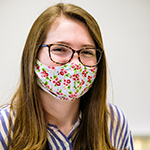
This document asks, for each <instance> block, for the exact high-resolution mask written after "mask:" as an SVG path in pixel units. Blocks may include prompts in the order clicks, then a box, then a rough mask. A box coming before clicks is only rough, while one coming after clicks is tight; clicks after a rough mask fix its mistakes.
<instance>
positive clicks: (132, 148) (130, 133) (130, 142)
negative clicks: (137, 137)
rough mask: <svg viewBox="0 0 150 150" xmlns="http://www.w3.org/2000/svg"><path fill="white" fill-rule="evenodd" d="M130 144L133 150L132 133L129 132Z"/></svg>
mask: <svg viewBox="0 0 150 150" xmlns="http://www.w3.org/2000/svg"><path fill="white" fill-rule="evenodd" d="M130 144H131V150H133V149H134V148H133V139H132V135H131V132H130Z"/></svg>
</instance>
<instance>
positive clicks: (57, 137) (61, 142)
mask: <svg viewBox="0 0 150 150" xmlns="http://www.w3.org/2000/svg"><path fill="white" fill-rule="evenodd" d="M48 129H49V131H50V132H51V133H52V134H53V136H54V137H55V138H56V139H57V140H58V141H59V143H60V145H61V146H62V148H63V150H65V149H66V147H65V146H64V142H63V141H62V140H61V139H60V138H59V136H58V135H57V134H56V133H55V132H54V131H53V130H52V129H50V128H48ZM50 136H51V137H52V138H54V137H53V136H52V135H50ZM52 140H53V139H52ZM54 141H55V143H56V140H55V139H54ZM56 144H57V143H56ZM57 146H58V145H57Z"/></svg>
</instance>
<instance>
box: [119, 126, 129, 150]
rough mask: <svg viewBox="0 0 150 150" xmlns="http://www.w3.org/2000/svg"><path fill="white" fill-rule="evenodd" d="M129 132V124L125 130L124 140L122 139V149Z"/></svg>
mask: <svg viewBox="0 0 150 150" xmlns="http://www.w3.org/2000/svg"><path fill="white" fill-rule="evenodd" d="M127 132H128V124H127V126H126V131H125V134H124V137H123V140H122V145H121V149H122V148H123V145H124V142H125V138H126V136H127Z"/></svg>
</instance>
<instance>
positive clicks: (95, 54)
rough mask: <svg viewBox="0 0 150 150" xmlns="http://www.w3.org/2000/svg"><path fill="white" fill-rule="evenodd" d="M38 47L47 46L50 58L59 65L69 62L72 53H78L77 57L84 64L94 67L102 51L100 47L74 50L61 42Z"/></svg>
mask: <svg viewBox="0 0 150 150" xmlns="http://www.w3.org/2000/svg"><path fill="white" fill-rule="evenodd" d="M40 47H48V52H49V57H50V59H51V60H52V61H53V62H54V63H56V64H61V65H64V64H66V63H68V62H70V61H71V59H72V58H73V55H74V53H78V59H79V61H80V62H81V63H82V64H83V65H84V66H88V67H94V66H96V65H97V64H98V63H99V62H100V59H101V56H102V52H103V51H102V50H101V49H97V48H90V47H89V48H82V49H80V50H74V49H72V48H71V47H69V46H66V45H63V44H45V45H41V46H40Z"/></svg>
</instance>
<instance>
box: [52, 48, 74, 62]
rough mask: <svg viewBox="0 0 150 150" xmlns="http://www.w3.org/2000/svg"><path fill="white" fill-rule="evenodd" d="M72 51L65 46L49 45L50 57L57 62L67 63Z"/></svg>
mask: <svg viewBox="0 0 150 150" xmlns="http://www.w3.org/2000/svg"><path fill="white" fill-rule="evenodd" d="M72 53H73V52H72V50H71V49H70V48H68V47H66V46H62V45H52V46H51V47H50V57H51V59H52V60H53V61H55V62H57V63H67V62H68V61H69V60H70V58H71V56H72Z"/></svg>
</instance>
